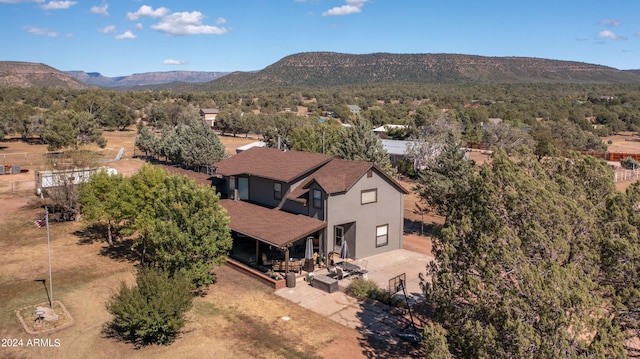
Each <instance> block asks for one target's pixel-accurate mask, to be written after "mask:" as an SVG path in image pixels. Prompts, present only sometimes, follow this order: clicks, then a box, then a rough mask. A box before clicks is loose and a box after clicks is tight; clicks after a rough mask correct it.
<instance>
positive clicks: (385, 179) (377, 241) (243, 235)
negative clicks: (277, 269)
mask: <svg viewBox="0 0 640 359" xmlns="http://www.w3.org/2000/svg"><path fill="white" fill-rule="evenodd" d="M216 175H217V176H218V177H219V180H218V183H217V184H216V188H217V190H218V192H219V193H220V194H221V198H222V199H221V204H222V206H223V207H224V208H225V209H226V210H227V213H228V215H229V217H230V228H231V230H232V234H233V237H234V249H233V251H232V253H231V256H232V257H234V258H236V259H240V260H241V261H243V262H245V263H247V264H250V265H252V266H254V267H257V268H260V269H263V270H266V269H267V268H266V265H267V263H261V262H262V260H263V259H265V258H266V259H268V260H269V261H270V260H271V259H273V258H274V257H277V256H278V253H281V254H282V255H283V257H284V260H285V261H287V262H288V261H289V260H290V258H302V257H303V256H304V249H305V243H306V242H307V239H308V238H313V245H314V248H313V250H314V252H315V253H317V254H318V255H319V256H320V257H321V258H322V257H323V255H324V256H328V255H329V254H330V253H331V252H339V251H340V249H341V247H342V243H343V242H346V244H347V245H348V247H349V257H350V258H354V259H357V258H363V257H368V256H372V255H375V254H378V253H382V252H386V251H390V250H394V249H399V248H402V234H403V211H404V205H403V196H404V194H406V193H407V191H406V190H405V189H404V188H403V187H402V186H401V185H400V184H398V183H397V182H396V181H395V180H394V179H393V178H391V177H389V176H388V175H386V174H385V173H384V172H383V171H381V170H380V169H379V168H377V167H376V166H375V165H373V164H372V163H369V162H355V161H346V160H342V159H337V158H334V157H332V156H328V155H324V154H318V153H309V152H298V151H286V152H283V151H280V150H277V149H273V148H266V147H253V148H250V149H247V150H246V151H243V152H241V153H239V154H237V155H235V156H232V157H230V158H228V159H225V160H223V161H221V162H219V163H217V164H216ZM280 259H282V258H280ZM292 260H293V259H292ZM261 266H262V267H261Z"/></svg>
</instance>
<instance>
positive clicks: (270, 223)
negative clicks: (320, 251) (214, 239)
mask: <svg viewBox="0 0 640 359" xmlns="http://www.w3.org/2000/svg"><path fill="white" fill-rule="evenodd" d="M220 204H221V205H222V207H224V208H225V209H226V210H227V214H228V215H229V218H230V221H229V227H230V228H231V230H232V231H235V232H238V233H241V234H244V235H246V236H249V237H252V238H255V239H257V240H259V241H261V242H264V243H268V244H270V245H273V246H276V247H279V248H284V247H286V246H288V245H290V244H292V243H293V242H295V241H297V240H300V239H303V238H306V237H307V236H309V235H310V234H313V233H315V232H317V231H319V230H321V229H324V228H325V227H326V226H327V224H326V223H325V222H323V221H320V220H318V219H315V218H311V217H307V216H305V215H302V214H292V213H288V212H284V211H281V210H279V209H277V208H276V209H270V208H266V207H262V206H258V205H256V204H252V203H249V202H244V201H234V200H227V199H225V200H221V201H220Z"/></svg>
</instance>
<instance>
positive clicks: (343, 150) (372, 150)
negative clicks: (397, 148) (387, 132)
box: [334, 117, 395, 175]
mask: <svg viewBox="0 0 640 359" xmlns="http://www.w3.org/2000/svg"><path fill="white" fill-rule="evenodd" d="M345 135H346V136H345V138H344V139H343V141H342V142H339V143H337V144H336V146H335V147H334V151H335V152H334V154H335V156H336V157H339V158H342V159H345V160H350V161H366V162H372V163H373V164H375V165H376V166H378V168H380V169H381V170H382V171H384V172H386V173H387V174H389V175H394V174H395V169H394V168H393V166H392V165H391V159H390V158H389V154H388V153H387V151H385V149H384V147H383V146H382V141H381V140H380V137H378V136H377V135H376V134H375V133H374V132H373V127H372V126H371V124H370V123H369V121H367V120H365V119H362V118H357V117H356V118H354V119H353V121H351V127H350V128H347V130H346V131H345Z"/></svg>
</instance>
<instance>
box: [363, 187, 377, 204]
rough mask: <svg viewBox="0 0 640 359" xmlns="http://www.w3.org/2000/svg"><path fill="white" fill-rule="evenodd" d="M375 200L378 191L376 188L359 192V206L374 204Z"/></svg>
mask: <svg viewBox="0 0 640 359" xmlns="http://www.w3.org/2000/svg"><path fill="white" fill-rule="evenodd" d="M377 200H378V190H377V189H376V188H374V189H367V190H364V191H362V192H360V203H361V204H367V203H375V202H376V201H377Z"/></svg>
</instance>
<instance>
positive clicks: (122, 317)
mask: <svg viewBox="0 0 640 359" xmlns="http://www.w3.org/2000/svg"><path fill="white" fill-rule="evenodd" d="M192 304H193V294H192V293H191V290H190V282H189V280H187V279H185V278H184V277H181V276H176V277H173V278H170V277H169V275H168V274H167V273H166V272H164V271H161V270H159V269H141V270H140V271H138V273H137V275H136V286H133V287H129V286H127V285H126V283H124V282H122V283H121V285H120V290H119V291H118V292H117V293H116V294H114V296H113V297H112V298H111V300H110V301H109V302H108V303H107V311H108V312H109V313H111V314H113V316H114V319H113V322H112V323H111V328H112V329H113V330H114V331H115V332H116V333H117V334H118V335H119V336H120V337H121V338H122V339H124V340H127V341H131V342H133V343H135V344H138V345H147V344H163V345H166V344H169V343H170V342H171V341H172V340H173V339H174V338H175V336H176V335H177V334H178V332H179V331H180V329H181V328H182V327H183V326H184V324H185V323H186V318H185V313H186V312H187V311H188V310H189V309H190V308H191V306H192Z"/></svg>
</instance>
